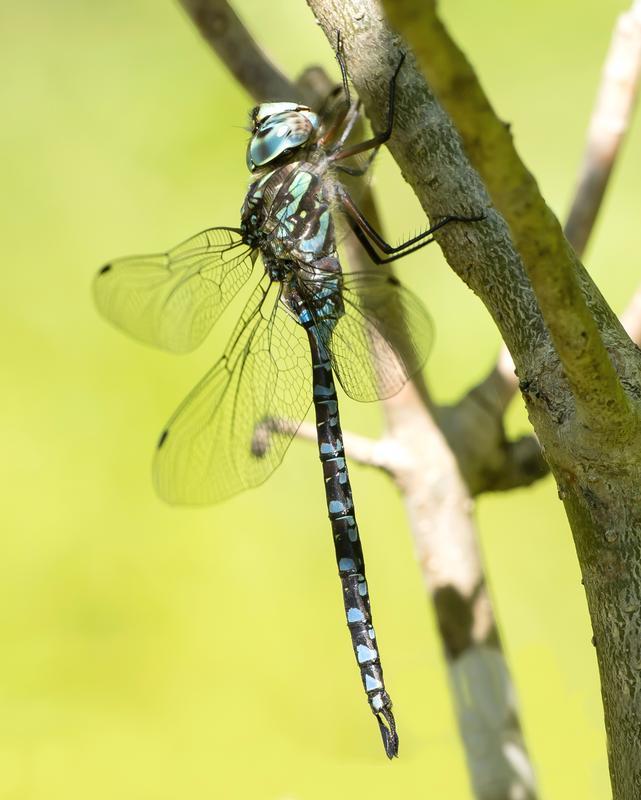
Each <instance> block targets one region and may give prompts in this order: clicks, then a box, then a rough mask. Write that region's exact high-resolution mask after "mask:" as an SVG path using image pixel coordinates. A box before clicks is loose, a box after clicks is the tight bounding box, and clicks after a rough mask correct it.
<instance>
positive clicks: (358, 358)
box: [327, 272, 433, 401]
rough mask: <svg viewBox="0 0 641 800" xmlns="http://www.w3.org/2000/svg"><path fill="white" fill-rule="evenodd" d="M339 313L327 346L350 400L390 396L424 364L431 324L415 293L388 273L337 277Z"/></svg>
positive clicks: (427, 351)
mask: <svg viewBox="0 0 641 800" xmlns="http://www.w3.org/2000/svg"><path fill="white" fill-rule="evenodd" d="M343 302H344V314H343V315H342V316H341V317H340V318H339V319H338V322H337V323H336V325H335V326H334V327H333V329H332V330H331V332H329V331H328V333H327V339H328V341H327V345H328V348H329V350H330V353H331V358H332V366H333V367H334V370H335V372H336V375H337V377H338V380H339V381H340V384H341V386H342V387H343V389H344V390H345V392H346V393H347V394H348V395H349V396H350V397H352V398H354V399H355V400H361V401H370V400H377V399H384V398H386V397H391V396H392V395H394V394H396V393H397V392H399V391H400V389H401V388H402V387H403V385H404V384H405V383H406V381H407V380H408V378H410V377H411V376H412V375H414V374H416V373H417V372H419V370H420V369H421V368H422V367H423V365H424V364H425V361H426V360H427V356H428V354H429V351H430V347H431V344H432V340H433V326H432V322H431V319H430V317H429V315H428V313H427V311H426V310H425V307H424V306H423V304H422V303H421V301H420V300H419V299H418V297H417V296H416V295H415V294H414V293H413V292H410V291H409V290H408V289H406V288H405V287H403V286H402V285H401V284H400V283H399V281H398V280H397V279H396V278H395V277H394V276H391V275H386V274H381V273H374V272H372V273H370V272H363V273H351V274H345V275H344V276H343Z"/></svg>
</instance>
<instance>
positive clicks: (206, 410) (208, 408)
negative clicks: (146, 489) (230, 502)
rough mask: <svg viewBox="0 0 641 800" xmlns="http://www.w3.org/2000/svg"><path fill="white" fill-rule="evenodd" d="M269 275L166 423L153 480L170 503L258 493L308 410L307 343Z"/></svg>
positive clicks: (157, 453)
mask: <svg viewBox="0 0 641 800" xmlns="http://www.w3.org/2000/svg"><path fill="white" fill-rule="evenodd" d="M279 292H280V287H279V286H278V284H272V285H271V286H270V285H269V279H268V278H267V276H266V277H265V278H264V279H263V280H262V281H261V283H260V284H259V286H258V287H257V289H256V290H255V291H254V293H253V294H252V296H251V298H250V300H249V302H248V303H247V305H246V307H245V310H244V312H243V314H242V316H241V319H240V321H239V323H238V325H237V326H236V329H235V331H234V333H233V334H232V337H231V339H230V341H229V343H228V345H227V348H226V349H225V353H224V355H223V356H222V358H221V359H220V360H219V361H218V363H217V364H216V365H215V366H214V367H213V368H212V370H211V371H210V372H209V373H208V374H207V375H206V376H205V377H204V379H203V380H202V381H201V382H200V383H199V384H198V385H197V386H196V387H195V388H194V389H193V391H192V392H191V394H189V396H188V397H187V398H186V400H185V401H184V402H183V403H182V405H181V406H179V408H178V410H177V411H176V413H175V414H174V415H173V417H172V418H171V419H170V420H169V423H168V424H167V427H166V429H165V430H164V431H163V433H162V435H161V437H160V440H159V442H158V449H157V451H156V456H155V460H154V481H155V484H156V488H157V490H158V493H159V494H160V496H161V497H163V498H164V499H165V500H167V501H168V502H170V503H189V504H204V503H215V502H218V501H220V500H224V499H225V498H227V497H230V496H231V495H233V494H236V493H237V492H240V491H241V490H243V489H247V488H250V487H252V486H257V485H258V484H260V483H262V482H263V481H264V480H266V478H267V477H269V475H270V474H271V473H272V472H273V471H274V470H275V469H276V467H277V466H278V465H279V464H280V462H281V461H282V459H283V456H284V454H285V451H286V450H287V448H288V446H289V443H290V442H291V439H292V437H293V436H294V434H295V432H296V430H297V429H298V426H299V425H300V422H301V420H302V419H303V417H304V416H305V414H306V413H307V411H308V409H309V406H310V404H311V394H312V393H311V380H312V377H311V366H310V356H309V346H308V343H307V336H306V334H305V331H304V329H303V328H301V326H300V325H298V324H297V323H296V322H295V321H294V320H293V319H292V318H291V317H290V316H289V315H288V314H287V312H286V311H285V309H284V308H283V306H282V304H281V303H280V302H279V300H278V297H279Z"/></svg>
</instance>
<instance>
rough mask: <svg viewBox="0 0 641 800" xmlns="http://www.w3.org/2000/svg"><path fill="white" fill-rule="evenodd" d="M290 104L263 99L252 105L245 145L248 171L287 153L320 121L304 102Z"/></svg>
mask: <svg viewBox="0 0 641 800" xmlns="http://www.w3.org/2000/svg"><path fill="white" fill-rule="evenodd" d="M292 106H293V104H292V103H264V104H263V105H262V106H258V107H257V108H256V109H254V111H253V113H252V122H253V126H254V132H253V135H252V138H251V139H250V142H249V146H248V147H247V166H248V168H249V169H250V171H252V172H253V171H254V170H255V169H257V168H258V167H262V166H265V165H266V164H270V163H271V162H272V161H275V160H276V159H278V158H281V157H283V156H287V155H289V153H291V152H292V151H294V150H296V149H297V148H299V147H302V146H303V145H305V144H307V143H308V142H309V141H310V140H311V139H313V137H314V135H315V134H316V132H317V131H318V128H319V124H320V123H319V120H318V117H317V115H316V114H314V113H313V112H312V111H310V110H309V109H308V108H306V107H305V106H293V107H292ZM274 111H276V113H274Z"/></svg>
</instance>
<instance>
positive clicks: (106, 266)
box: [98, 264, 112, 275]
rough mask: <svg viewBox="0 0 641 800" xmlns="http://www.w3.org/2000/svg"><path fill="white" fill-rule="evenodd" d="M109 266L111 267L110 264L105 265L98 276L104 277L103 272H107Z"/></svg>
mask: <svg viewBox="0 0 641 800" xmlns="http://www.w3.org/2000/svg"><path fill="white" fill-rule="evenodd" d="M111 266H112V265H111V264H105V266H104V267H103V268H102V269H101V270H100V272H99V273H98V275H104V274H105V272H109V270H110V269H111Z"/></svg>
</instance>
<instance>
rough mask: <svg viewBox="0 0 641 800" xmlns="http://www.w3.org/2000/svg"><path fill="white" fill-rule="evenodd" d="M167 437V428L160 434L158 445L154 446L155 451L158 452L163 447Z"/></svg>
mask: <svg viewBox="0 0 641 800" xmlns="http://www.w3.org/2000/svg"><path fill="white" fill-rule="evenodd" d="M168 436H169V428H165V430H164V431H163V432H162V433H161V434H160V439H158V444H157V445H156V449H157V450H160V448H161V447H162V446H163V445H164V443H165V441H166V440H167V437H168Z"/></svg>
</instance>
